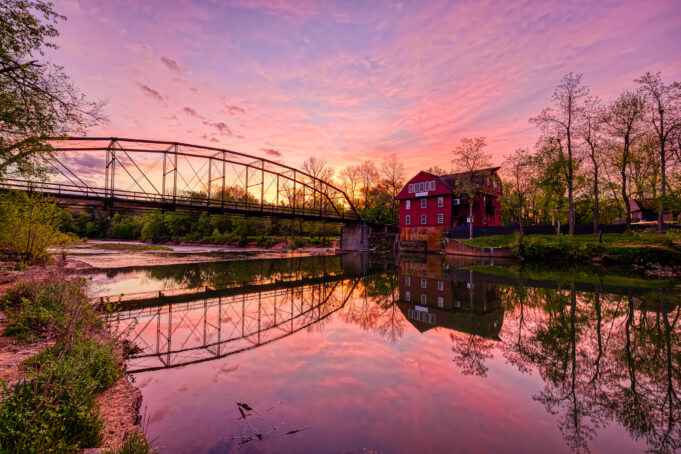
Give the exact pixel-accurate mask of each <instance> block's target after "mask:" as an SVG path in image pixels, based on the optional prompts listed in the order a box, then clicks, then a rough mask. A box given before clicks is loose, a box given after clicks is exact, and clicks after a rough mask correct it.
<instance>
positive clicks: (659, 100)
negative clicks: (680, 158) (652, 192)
mask: <svg viewBox="0 0 681 454" xmlns="http://www.w3.org/2000/svg"><path fill="white" fill-rule="evenodd" d="M636 82H637V83H638V84H639V85H640V86H641V90H642V92H643V94H644V96H645V97H646V98H647V101H648V102H647V107H648V109H647V112H646V117H647V119H648V121H649V122H650V123H651V124H652V126H653V129H654V130H655V135H656V138H657V146H658V153H659V168H660V177H661V180H662V181H661V187H660V189H661V191H660V192H661V197H660V202H659V205H658V212H657V225H658V231H659V232H660V233H662V231H663V228H664V210H665V202H666V200H667V159H668V158H667V149H668V148H667V145H668V144H669V145H672V144H671V143H670V142H671V140H672V139H673V137H674V136H673V134H674V132H675V131H677V130H679V129H681V83H680V82H674V83H671V84H665V83H664V82H663V81H662V75H661V73H659V72H658V73H655V74H651V73H649V72H647V73H645V74H644V75H643V76H642V77H640V78H638V79H636Z"/></svg>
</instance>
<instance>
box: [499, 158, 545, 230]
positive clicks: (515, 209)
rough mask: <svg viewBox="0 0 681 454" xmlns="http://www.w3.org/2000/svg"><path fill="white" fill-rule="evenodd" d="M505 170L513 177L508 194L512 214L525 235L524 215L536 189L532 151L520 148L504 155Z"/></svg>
mask: <svg viewBox="0 0 681 454" xmlns="http://www.w3.org/2000/svg"><path fill="white" fill-rule="evenodd" d="M504 158H505V159H504V165H503V167H504V170H505V172H506V173H507V174H508V175H509V176H510V178H511V186H512V188H513V192H512V193H510V194H508V195H507V199H508V204H509V206H510V208H511V212H512V216H513V217H514V218H515V220H516V222H517V223H518V227H519V229H520V236H521V237H522V236H523V216H524V209H525V206H526V205H527V203H528V201H529V198H530V195H531V194H532V193H533V192H534V191H535V189H536V187H537V185H536V179H535V178H534V175H533V172H532V170H533V164H534V163H533V162H532V161H533V159H532V154H530V151H529V150H527V149H524V148H518V149H517V150H515V151H514V152H513V153H511V154H509V155H507V156H505V157H504Z"/></svg>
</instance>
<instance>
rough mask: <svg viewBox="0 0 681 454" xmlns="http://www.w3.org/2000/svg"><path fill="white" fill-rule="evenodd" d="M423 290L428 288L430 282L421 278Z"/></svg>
mask: <svg viewBox="0 0 681 454" xmlns="http://www.w3.org/2000/svg"><path fill="white" fill-rule="evenodd" d="M421 288H428V280H427V279H426V278H425V277H422V278H421Z"/></svg>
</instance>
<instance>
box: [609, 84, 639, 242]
mask: <svg viewBox="0 0 681 454" xmlns="http://www.w3.org/2000/svg"><path fill="white" fill-rule="evenodd" d="M644 108H645V100H644V99H643V97H642V96H641V95H640V94H638V93H635V92H632V91H629V90H627V91H625V92H623V93H622V94H621V95H620V96H619V97H618V98H617V99H616V100H615V101H613V102H612V103H611V104H610V105H609V106H608V110H607V116H606V122H605V124H606V130H607V132H608V134H609V135H610V136H611V138H612V139H613V147H612V153H611V156H610V161H611V165H612V166H613V167H614V168H616V169H617V170H618V172H619V175H620V184H621V188H620V189H621V195H622V201H623V202H624V208H625V212H626V224H627V232H630V231H631V204H630V203H629V191H628V188H627V176H628V172H629V164H630V162H631V158H632V144H633V142H634V141H635V140H636V139H637V138H638V137H639V135H640V133H641V126H642V120H643V112H644Z"/></svg>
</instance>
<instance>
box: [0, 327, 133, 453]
mask: <svg viewBox="0 0 681 454" xmlns="http://www.w3.org/2000/svg"><path fill="white" fill-rule="evenodd" d="M28 366H29V368H30V369H29V374H28V375H27V377H26V378H25V379H24V380H22V381H20V382H19V383H17V384H16V385H15V386H14V387H13V388H12V389H11V390H9V389H8V388H7V387H6V386H4V383H3V401H2V404H1V405H0V441H1V446H2V448H0V452H45V453H47V452H70V451H74V450H77V449H80V448H83V447H88V446H95V445H96V444H97V442H98V441H99V437H100V435H99V434H100V430H101V427H102V424H101V421H100V420H99V418H98V414H97V411H96V409H95V402H94V398H95V396H96V395H97V394H98V393H99V392H101V391H103V390H104V389H106V388H108V387H109V386H111V385H112V384H113V383H114V382H115V381H116V380H118V378H120V377H121V376H122V373H123V372H122V370H121V369H120V368H119V367H118V360H117V356H116V353H115V350H114V347H113V345H111V344H105V343H99V342H96V341H92V340H85V339H83V340H79V341H77V342H75V343H74V344H73V345H71V346H69V347H67V346H65V345H60V346H55V347H52V348H49V349H47V350H45V351H43V352H42V353H40V354H39V355H37V356H35V357H33V358H32V359H31V360H30V363H29V364H28Z"/></svg>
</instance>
